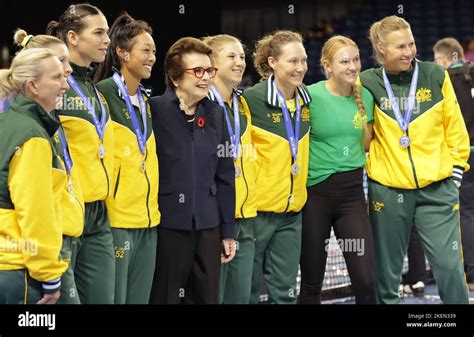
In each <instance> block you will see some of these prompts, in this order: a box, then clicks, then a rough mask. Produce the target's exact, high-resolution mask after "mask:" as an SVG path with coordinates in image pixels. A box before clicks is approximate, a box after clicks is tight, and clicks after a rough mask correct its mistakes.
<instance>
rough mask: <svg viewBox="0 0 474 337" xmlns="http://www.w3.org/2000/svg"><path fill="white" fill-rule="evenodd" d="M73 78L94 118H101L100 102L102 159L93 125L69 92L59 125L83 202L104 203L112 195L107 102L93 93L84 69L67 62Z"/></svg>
mask: <svg viewBox="0 0 474 337" xmlns="http://www.w3.org/2000/svg"><path fill="white" fill-rule="evenodd" d="M71 67H72V69H73V72H72V74H71V76H73V77H74V78H75V79H76V81H77V83H78V84H79V86H80V87H81V88H82V90H83V91H84V94H85V95H86V96H87V99H88V100H90V102H91V103H92V104H93V105H94V107H95V111H96V115H97V118H98V119H99V120H100V119H101V118H100V117H101V108H100V104H99V99H100V100H101V101H102V103H103V105H104V108H105V113H106V114H107V115H106V120H107V122H106V125H105V135H104V139H103V145H104V147H105V157H104V158H103V159H101V158H100V157H99V148H100V145H101V140H100V138H99V135H98V134H97V131H96V128H95V126H94V122H93V120H92V117H91V114H90V112H89V110H88V109H87V107H86V106H85V105H84V103H83V102H82V100H81V98H80V97H79V95H77V93H76V92H75V91H74V90H73V89H72V88H69V90H67V91H66V94H65V96H64V100H63V108H62V109H61V110H59V111H58V113H59V118H60V119H61V124H62V126H63V128H64V131H65V132H66V136H67V139H68V141H69V150H70V152H71V157H72V161H73V162H74V166H75V169H76V170H77V174H78V176H79V182H80V184H81V188H82V194H83V196H84V202H86V203H89V202H94V201H97V200H105V199H107V197H108V196H109V195H111V193H112V183H111V177H112V174H113V172H114V132H113V126H112V120H111V119H110V115H109V112H108V106H107V101H106V100H105V98H104V97H103V96H102V95H100V94H99V96H100V97H97V94H96V92H95V90H94V86H93V82H92V79H91V76H90V74H89V72H88V70H87V68H85V67H79V66H78V65H75V64H73V63H71Z"/></svg>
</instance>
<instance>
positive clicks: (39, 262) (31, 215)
mask: <svg viewBox="0 0 474 337" xmlns="http://www.w3.org/2000/svg"><path fill="white" fill-rule="evenodd" d="M58 126H59V122H58V121H57V120H55V119H54V118H52V117H51V115H50V114H48V113H47V112H46V111H45V110H44V109H43V108H42V107H41V106H40V105H39V104H38V103H36V102H35V101H32V100H30V99H28V98H26V97H25V96H23V95H20V94H18V95H17V97H16V98H15V100H14V101H13V103H12V105H11V106H10V108H9V109H8V110H7V111H6V112H4V113H0V134H1V137H0V224H1V226H0V270H19V269H25V268H26V269H27V270H28V273H29V275H30V276H31V277H32V278H33V279H35V280H38V281H40V282H43V288H44V290H43V291H44V292H53V291H55V290H57V289H58V287H59V286H60V279H59V278H60V277H61V275H62V274H63V273H64V271H65V270H66V268H67V263H66V262H64V261H62V260H61V259H60V250H61V245H62V235H63V228H62V211H61V206H60V204H61V197H62V193H63V191H64V188H65V185H66V179H67V178H66V172H65V170H64V164H63V163H62V162H61V159H60V158H59V157H58V154H57V153H56V150H55V147H54V145H53V143H52V140H51V137H52V136H53V135H54V133H55V132H56V129H57V128H58Z"/></svg>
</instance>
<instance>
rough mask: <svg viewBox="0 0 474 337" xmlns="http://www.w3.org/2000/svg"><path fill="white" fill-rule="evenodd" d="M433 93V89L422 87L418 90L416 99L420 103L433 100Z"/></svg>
mask: <svg viewBox="0 0 474 337" xmlns="http://www.w3.org/2000/svg"><path fill="white" fill-rule="evenodd" d="M431 99H432V95H431V90H430V89H426V88H420V89H418V91H417V92H416V100H417V101H418V103H423V102H431Z"/></svg>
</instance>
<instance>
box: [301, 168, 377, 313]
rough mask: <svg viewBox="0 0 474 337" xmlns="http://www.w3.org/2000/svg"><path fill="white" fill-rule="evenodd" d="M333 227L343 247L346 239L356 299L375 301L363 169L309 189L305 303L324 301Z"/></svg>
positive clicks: (303, 252)
mask: <svg viewBox="0 0 474 337" xmlns="http://www.w3.org/2000/svg"><path fill="white" fill-rule="evenodd" d="M331 226H332V227H333V228H334V232H335V234H336V237H337V238H338V240H340V241H339V242H338V243H339V246H341V243H343V244H344V245H343V246H342V247H341V248H343V249H342V250H343V254H344V259H345V260H346V265H347V268H348V271H349V276H350V278H351V283H352V289H353V291H354V293H355V297H356V303H358V304H369V303H374V304H375V303H376V298H375V288H374V248H373V238H372V228H371V225H370V221H369V217H368V214H367V206H366V203H365V197H364V192H363V188H362V169H357V170H353V171H348V172H341V173H335V174H333V175H331V176H330V177H329V178H327V179H326V180H325V181H323V182H321V183H319V184H316V185H314V186H311V187H309V188H308V201H307V202H306V205H305V207H304V208H303V231H302V242H301V260H300V266H301V292H300V303H301V304H319V303H321V289H322V285H323V279H324V272H325V269H326V258H327V250H328V243H329V238H330V233H331ZM346 243H351V245H347V244H346ZM355 248H359V249H355ZM360 248H363V249H360Z"/></svg>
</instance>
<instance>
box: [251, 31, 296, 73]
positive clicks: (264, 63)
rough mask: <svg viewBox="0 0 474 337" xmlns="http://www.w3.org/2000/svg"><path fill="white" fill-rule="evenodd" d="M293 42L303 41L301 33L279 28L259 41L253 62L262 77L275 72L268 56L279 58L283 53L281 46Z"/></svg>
mask: <svg viewBox="0 0 474 337" xmlns="http://www.w3.org/2000/svg"><path fill="white" fill-rule="evenodd" d="M291 42H298V43H303V38H302V37H301V34H300V33H297V32H292V31H289V30H279V31H276V32H274V33H272V34H269V35H266V36H264V37H263V38H261V39H260V40H258V41H257V43H256V45H255V52H254V54H253V64H254V66H255V69H256V70H257V72H258V74H259V75H260V77H261V78H262V79H266V78H268V77H270V75H272V74H273V69H272V67H270V64H269V63H268V58H269V57H270V56H271V57H273V58H275V59H278V57H279V56H280V55H281V47H282V46H284V45H285V44H287V43H291Z"/></svg>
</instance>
